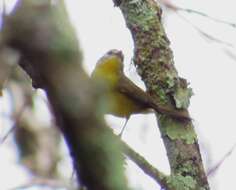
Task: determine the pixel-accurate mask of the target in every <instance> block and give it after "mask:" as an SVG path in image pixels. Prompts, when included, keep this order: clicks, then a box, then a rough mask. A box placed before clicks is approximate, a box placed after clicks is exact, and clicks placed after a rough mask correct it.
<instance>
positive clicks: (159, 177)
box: [120, 141, 168, 187]
mask: <svg viewBox="0 0 236 190" xmlns="http://www.w3.org/2000/svg"><path fill="white" fill-rule="evenodd" d="M120 142H121V145H122V147H123V150H124V153H125V154H126V156H128V157H129V158H130V159H131V160H132V161H133V162H134V163H135V164H137V165H138V166H139V168H140V169H141V170H142V171H143V172H144V173H146V174H147V175H148V176H150V177H151V178H152V179H154V180H155V181H156V182H157V183H158V184H159V185H160V186H161V187H166V186H167V184H166V181H167V178H168V176H166V175H165V174H163V173H162V172H161V171H159V170H158V169H156V168H155V167H154V166H152V165H151V164H150V163H149V162H148V161H147V160H146V159H145V158H144V157H143V156H141V155H140V154H139V153H137V152H135V151H134V150H133V149H132V148H131V147H129V145H127V144H126V143H125V142H123V141H120Z"/></svg>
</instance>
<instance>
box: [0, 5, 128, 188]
mask: <svg viewBox="0 0 236 190" xmlns="http://www.w3.org/2000/svg"><path fill="white" fill-rule="evenodd" d="M2 39H3V44H4V45H7V46H10V47H12V48H14V49H16V50H18V51H19V53H20V55H21V60H20V66H21V67H22V68H23V69H24V70H25V71H26V72H27V73H28V75H29V76H30V77H31V78H32V82H33V85H34V87H35V88H43V89H44V90H45V91H46V94H47V97H48V100H49V102H50V105H51V107H52V110H53V113H54V116H55V119H56V122H57V125H58V127H59V129H60V131H61V132H62V134H63V136H64V138H65V140H66V143H67V145H68V147H69V151H70V154H71V157H72V159H73V164H74V168H75V170H76V174H77V176H78V183H79V184H80V185H81V186H85V187H87V188H88V189H90V190H95V189H96V190H110V189H112V190H118V189H119V190H120V189H122V190H123V189H124V190H125V189H128V188H127V184H126V180H125V177H124V173H123V159H122V154H121V151H120V150H121V148H120V144H119V143H118V141H117V140H114V136H113V134H112V131H111V130H110V129H109V128H108V127H106V125H105V124H104V121H103V112H102V111H101V110H103V109H102V108H101V101H103V102H104V100H102V96H101V95H100V94H99V90H100V88H99V87H98V86H95V85H94V84H93V83H92V82H91V80H90V79H89V77H88V76H87V75H86V73H85V72H84V70H83V69H82V65H81V62H82V58H81V57H82V55H81V52H80V50H79V47H78V41H77V38H76V36H75V33H74V30H73V28H72V26H71V24H70V23H69V21H68V16H67V14H66V10H65V6H64V3H63V1H62V0H59V1H56V2H55V3H53V4H52V3H51V1H49V0H48V1H47V0H46V1H45V0H41V1H40V0H38V1H31V0H19V1H18V5H17V6H16V7H15V10H14V11H13V13H12V14H11V15H10V16H8V17H7V19H6V21H5V25H4V28H3V33H2Z"/></svg>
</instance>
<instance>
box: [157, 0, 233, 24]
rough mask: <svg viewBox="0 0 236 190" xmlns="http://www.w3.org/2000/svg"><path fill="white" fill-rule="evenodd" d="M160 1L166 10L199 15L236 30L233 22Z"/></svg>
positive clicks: (168, 1) (164, 0)
mask: <svg viewBox="0 0 236 190" xmlns="http://www.w3.org/2000/svg"><path fill="white" fill-rule="evenodd" d="M158 1H159V2H160V3H162V4H163V5H164V6H165V7H166V8H168V9H170V10H172V11H174V12H177V11H182V12H187V13H190V14H197V15H199V16H202V17H205V18H207V19H209V20H212V21H214V22H217V23H221V24H225V25H228V26H231V27H233V28H236V23H232V22H228V21H225V20H221V19H218V18H215V17H212V16H210V15H208V14H206V13H203V12H201V11H197V10H193V9H188V8H182V7H179V6H177V5H174V4H173V3H172V2H171V1H170V0H158Z"/></svg>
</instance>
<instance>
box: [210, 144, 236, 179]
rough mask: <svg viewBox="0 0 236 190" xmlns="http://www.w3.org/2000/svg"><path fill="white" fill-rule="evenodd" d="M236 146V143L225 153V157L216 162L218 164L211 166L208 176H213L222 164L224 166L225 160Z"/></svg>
mask: <svg viewBox="0 0 236 190" xmlns="http://www.w3.org/2000/svg"><path fill="white" fill-rule="evenodd" d="M235 148H236V143H235V144H234V145H233V146H232V148H231V149H230V150H229V151H228V152H227V153H226V154H225V155H224V157H223V158H221V160H220V161H219V162H218V163H216V165H215V166H214V167H212V168H210V169H209V170H208V172H207V176H208V177H209V176H212V175H213V174H215V173H216V171H217V170H218V169H219V168H220V166H222V164H223V163H224V162H225V160H226V159H227V158H228V157H229V156H230V155H231V154H232V153H233V151H234V149H235Z"/></svg>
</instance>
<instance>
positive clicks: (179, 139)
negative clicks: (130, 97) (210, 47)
mask: <svg viewBox="0 0 236 190" xmlns="http://www.w3.org/2000/svg"><path fill="white" fill-rule="evenodd" d="M113 1H114V3H115V5H117V6H119V8H120V10H121V11H122V14H123V16H124V18H125V21H126V25H127V27H128V28H129V30H130V32H131V34H132V37H133V40H134V48H135V49H134V52H135V56H134V63H135V64H136V66H137V71H138V73H139V74H140V76H141V78H142V80H143V81H144V83H145V85H146V87H147V90H148V92H149V93H150V94H151V95H152V96H153V97H154V98H155V99H156V100H157V101H159V102H161V103H162V104H163V105H165V106H170V107H172V109H182V110H186V109H187V108H188V105H189V99H190V96H191V95H192V92H191V89H190V88H189V87H188V83H187V81H186V80H185V79H183V78H180V77H179V76H178V72H177V70H176V68H175V66H174V61H173V53H172V51H171V49H170V47H169V45H170V42H169V40H168V38H167V36H166V34H165V31H164V28H163V26H162V23H161V13H162V11H161V9H160V7H159V6H158V5H157V3H156V2H155V1H154V0H122V1H119V2H117V1H116V0H113ZM157 119H158V123H159V129H160V132H161V135H162V138H163V141H164V145H165V147H166V150H167V156H168V159H169V163H170V168H171V175H170V176H169V177H168V179H167V185H166V186H165V189H168V190H169V189H175V190H185V189H188V190H197V189H206V190H207V189H209V185H208V182H207V177H206V174H205V171H204V168H203V163H202V159H201V155H200V151H199V146H198V143H197V136H196V133H195V131H194V128H193V124H192V123H191V122H185V121H177V120H175V119H173V118H170V117H168V116H167V115H164V114H162V115H160V114H159V115H157Z"/></svg>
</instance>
